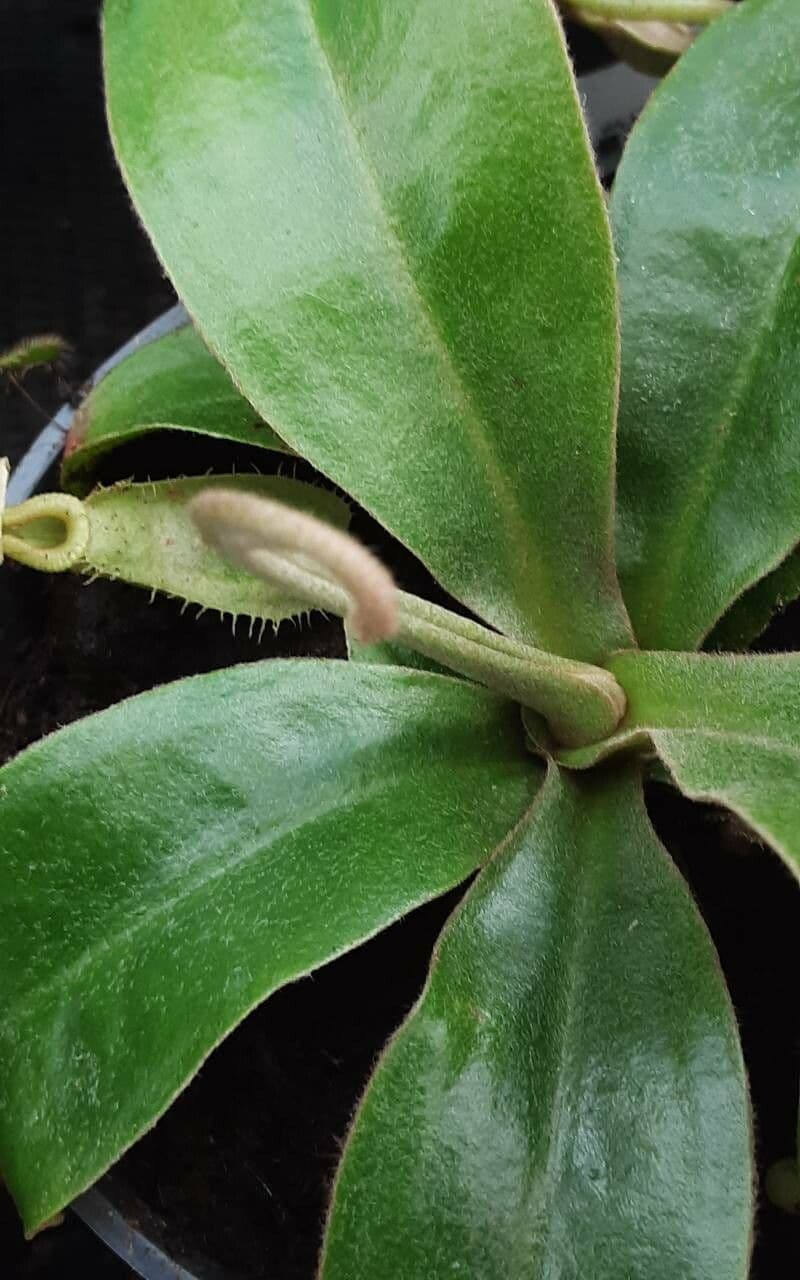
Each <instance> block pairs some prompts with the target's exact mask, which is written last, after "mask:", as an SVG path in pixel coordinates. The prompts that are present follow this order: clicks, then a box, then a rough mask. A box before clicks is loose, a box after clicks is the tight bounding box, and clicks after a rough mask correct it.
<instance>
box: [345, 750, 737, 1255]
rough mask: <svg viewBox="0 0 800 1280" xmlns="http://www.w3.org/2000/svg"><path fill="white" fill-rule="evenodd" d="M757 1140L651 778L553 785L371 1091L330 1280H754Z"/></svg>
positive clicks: (455, 925) (707, 948) (704, 945)
mask: <svg viewBox="0 0 800 1280" xmlns="http://www.w3.org/2000/svg"><path fill="white" fill-rule="evenodd" d="M750 1142H751V1134H750V1118H749V1109H748V1097H747V1087H746V1082H745V1077H744V1068H743V1064H742V1058H741V1051H740V1047H739V1042H738V1037H737V1033H736V1027H735V1023H734V1018H733V1013H732V1009H731V1006H730V1003H729V1000H728V997H727V993H726V990H725V985H724V982H723V978H722V974H721V971H720V969H719V965H718V962H717V958H716V956H715V954H714V950H713V947H712V945H711V942H710V940H709V938H708V935H707V933H706V931H705V928H704V926H703V923H702V920H701V919H700V916H699V914H698V912H697V910H696V908H695V906H694V905H693V903H692V900H691V898H690V896H689V894H688V892H687V890H686V886H685V885H684V884H683V882H682V881H681V879H680V878H679V876H678V875H677V873H676V871H675V868H674V867H673V865H672V864H671V862H670V860H669V859H668V857H667V856H666V854H665V851H664V849H663V848H662V846H661V845H660V843H659V841H658V840H657V839H656V836H655V834H654V833H653V831H652V829H651V828H650V825H649V823H648V820H647V815H646V813H645V810H644V804H643V801H642V796H641V787H640V783H639V779H638V776H637V775H636V773H635V772H634V771H633V770H630V771H620V770H615V771H611V770H609V771H608V772H607V773H606V775H605V776H596V777H588V776H587V777H584V778H577V777H570V776H569V775H566V774H564V775H562V774H560V773H559V772H558V771H556V770H554V771H553V772H552V773H551V775H550V776H549V778H548V780H547V782H546V783H545V785H544V787H543V789H542V791H541V792H540V795H539V798H538V800H537V802H536V804H535V806H534V807H533V810H532V812H531V813H530V814H529V815H528V817H527V818H526V819H525V820H524V821H523V822H522V823H520V825H519V826H518V827H517V829H516V831H515V832H514V833H513V835H512V837H511V838H510V839H509V841H508V844H507V846H506V848H505V849H504V850H503V851H502V852H501V853H500V854H499V855H498V856H497V857H496V858H495V860H494V861H493V862H492V863H491V864H490V866H489V867H488V868H487V869H486V870H485V871H484V872H483V873H482V875H481V876H480V877H479V879H478V881H477V882H476V884H475V885H474V887H473V888H472V890H471V892H470V894H469V896H468V897H467V898H466V899H465V901H464V903H463V904H462V907H461V909H460V911H459V912H458V913H457V914H456V916H455V917H454V918H453V919H452V920H451V922H450V925H449V927H448V928H447V929H446V931H445V934H444V937H443V940H442V942H441V944H440V948H439V951H438V954H437V956H436V958H435V960H434V964H433V970H432V974H431V978H430V981H429V984H428V987H427V990H426V991H425V993H424V996H423V998H422V999H421V1001H420V1003H419V1005H418V1006H417V1008H416V1010H415V1011H414V1012H413V1013H412V1015H411V1017H410V1018H409V1020H408V1021H407V1022H406V1024H405V1026H404V1027H403V1028H402V1029H401V1031H400V1032H399V1033H398V1034H397V1036H396V1037H395V1039H394V1041H393V1042H392V1043H390V1045H389V1048H388V1050H387V1052H386V1054H385V1056H384V1058H383V1060H382V1061H381V1063H380V1064H379V1066H378V1068H377V1071H376V1074H375V1076H374V1077H373V1080H372V1082H371V1084H370V1086H369V1087H368V1089H367V1092H366V1095H365V1097H364V1100H363V1102H362V1104H361V1107H360V1110H359V1112H358V1114H357V1117H356V1121H355V1124H354V1127H353V1131H352V1133H351V1135H350V1138H349V1141H348V1144H347V1146H346V1148H345V1154H344V1158H343V1163H342V1166H341V1169H340V1172H339V1176H338V1181H337V1185H336V1188H335V1191H334V1198H333V1204H332V1211H331V1214H330V1218H329V1222H328V1230H327V1238H326V1245H325V1249H324V1254H323V1264H322V1267H321V1275H322V1277H324V1280H354V1277H362V1276H363V1277H367V1276H368V1277H369V1280H384V1278H385V1280H419V1278H420V1277H422V1276H426V1277H427V1276H430V1277H436V1278H437V1280H438V1278H439V1277H444V1276H464V1277H470V1278H472V1277H476V1278H477V1277H480V1280H495V1278H496V1280H545V1277H547V1278H550V1277H556V1276H558V1277H561V1278H563V1280H578V1277H581V1278H583V1277H586V1278H587V1280H588V1278H589V1277H591V1280H621V1278H622V1277H625V1278H626V1280H628V1278H630V1280H634V1278H635V1280H677V1277H678V1276H681V1277H689V1276H692V1277H698V1280H699V1277H701V1276H702V1277H712V1276H713V1277H714V1280H741V1278H742V1277H744V1275H745V1274H746V1270H747V1264H748V1255H749V1247H750V1230H751V1213H752V1189H751V1188H752V1170H751V1150H750Z"/></svg>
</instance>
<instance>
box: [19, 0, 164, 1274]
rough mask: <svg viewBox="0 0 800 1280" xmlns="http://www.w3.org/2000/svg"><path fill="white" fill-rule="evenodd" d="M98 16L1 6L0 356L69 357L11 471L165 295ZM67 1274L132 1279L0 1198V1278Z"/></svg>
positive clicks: (25, 3)
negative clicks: (56, 347) (117, 121)
mask: <svg viewBox="0 0 800 1280" xmlns="http://www.w3.org/2000/svg"><path fill="white" fill-rule="evenodd" d="M165 2H166V0H165ZM99 10H100V0H0V155H2V171H1V176H0V350H1V349H4V348H5V347H7V346H9V345H10V344H11V343H13V342H16V341H17V340H18V339H20V338H24V337H28V336H30V335H32V334H35V333H41V332H50V331H54V332H56V333H58V334H60V335H61V336H62V337H64V338H66V339H67V340H68V341H69V342H70V344H71V345H72V347H73V350H74V354H73V356H72V358H71V359H70V360H69V361H68V362H67V364H66V367H65V369H64V371H63V376H58V375H56V374H55V373H37V374H36V375H30V376H29V377H28V378H27V379H26V382H25V388H26V390H27V391H28V392H29V394H30V395H31V396H32V397H33V399H35V400H36V401H37V402H38V404H39V405H40V406H41V409H40V410H37V409H36V408H34V407H33V406H32V405H31V404H30V403H29V402H28V401H26V400H25V399H24V398H23V396H22V395H21V394H20V393H19V392H18V391H17V390H16V389H15V388H14V387H11V386H5V387H2V392H3V394H2V398H0V455H2V454H7V455H8V456H9V458H10V459H11V462H12V465H13V464H14V463H15V462H16V461H17V460H18V458H19V457H20V455H21V454H22V453H23V452H24V450H25V449H26V448H27V446H28V445H29V444H30V443H31V442H32V440H33V439H34V437H35V436H36V434H37V433H38V431H39V430H40V428H41V426H42V425H43V424H44V422H45V421H46V419H47V418H48V417H49V416H50V413H51V412H52V410H54V409H55V408H57V407H58V405H59V403H60V402H61V401H62V400H64V399H65V398H66V395H67V394H68V393H69V391H70V388H71V386H72V385H75V386H77V385H79V384H80V383H81V382H82V381H83V380H84V379H85V378H86V377H87V376H88V374H90V373H91V372H92V370H93V369H94V368H96V366H97V365H98V364H99V363H100V362H101V361H102V360H103V359H104V358H105V357H106V356H107V355H110V354H111V352H112V351H114V350H116V348H117V347H119V346H120V345H121V344H122V343H123V342H124V341H125V340H126V339H127V338H129V337H130V336H131V335H132V334H133V333H135V332H136V331H137V330H138V329H140V328H141V327H142V326H143V325H144V324H146V323H147V321H148V320H151V319H152V318H153V317H154V316H156V315H158V314H159V312H161V311H163V310H164V309H165V308H166V307H168V306H170V305H171V303H172V302H173V300H174V296H173V293H172V290H171V288H170V286H169V284H168V283H167V281H166V280H165V279H164V277H163V275H162V273H161V270H160V268H159V266H158V264H157V262H156V261H155V259H154V257H153V254H152V251H151V250H150V247H149V245H148V243H147V240H146V239H145V237H144V235H143V234H142V232H141V230H140V228H139V226H138V224H137V221H136V218H135V215H134V214H133V211H132V209H131V206H130V203H129V201H128V197H127V195H126V193H125V190H124V188H123V186H122V183H121V181H120V179H119V177H118V176H117V172H116V169H115V165H114V159H113V156H112V153H111V146H110V143H109V141H108V136H107V133H106V126H105V116H104V110H103V94H102V85H101V69H100V45H99V33H98V14H99ZM72 1272H74V1274H76V1275H78V1276H82V1277H86V1280H95V1278H96V1280H116V1278H118V1277H119V1278H121V1277H130V1275H131V1272H130V1271H129V1270H128V1268H127V1267H125V1266H124V1265H123V1264H122V1263H120V1262H118V1261H117V1260H116V1259H115V1258H114V1257H113V1256H112V1255H111V1254H110V1253H109V1252H108V1250H106V1249H105V1247H104V1246H101V1245H100V1244H99V1243H96V1242H95V1240H94V1237H93V1236H92V1235H91V1233H90V1232H88V1231H87V1229H86V1228H84V1227H83V1226H82V1224H80V1223H79V1222H78V1221H77V1220H76V1219H75V1218H73V1217H72V1216H71V1215H70V1216H68V1218H67V1221H66V1223H65V1225H64V1226H63V1227H61V1228H59V1229H58V1230H54V1231H47V1232H45V1233H43V1234H42V1235H41V1236H39V1237H38V1238H37V1239H36V1240H35V1241H34V1242H33V1243H32V1244H30V1245H26V1244H25V1243H24V1242H23V1240H22V1234H21V1231H20V1228H19V1224H18V1221H17V1218H16V1215H15V1213H14V1210H13V1208H12V1206H11V1204H10V1202H9V1201H8V1199H7V1198H6V1197H5V1196H4V1194H3V1192H2V1191H0V1275H2V1276H3V1277H4V1280H23V1278H24V1280H27V1278H28V1277H41V1278H42V1280H45V1277H46V1278H47V1280H50V1277H53V1278H55V1277H58V1278H59V1280H62V1278H63V1277H64V1276H65V1275H68V1274H71V1273H72Z"/></svg>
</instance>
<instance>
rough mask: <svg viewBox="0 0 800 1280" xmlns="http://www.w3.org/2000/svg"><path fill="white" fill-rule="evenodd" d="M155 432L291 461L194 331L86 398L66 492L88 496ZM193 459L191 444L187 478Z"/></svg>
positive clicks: (137, 357) (139, 358)
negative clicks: (132, 445) (107, 462)
mask: <svg viewBox="0 0 800 1280" xmlns="http://www.w3.org/2000/svg"><path fill="white" fill-rule="evenodd" d="M153 431H191V432H196V433H198V434H200V435H207V436H217V437H219V438H221V439H224V440H233V441H235V442H236V443H237V444H249V445H258V446H259V447H261V448H264V449H274V450H277V451H279V452H281V453H291V449H288V447H287V446H286V445H285V444H284V442H283V441H282V440H281V439H280V438H279V437H278V436H277V435H276V434H275V432H274V431H273V430H272V428H271V427H268V426H267V424H266V423H265V422H262V421H261V420H260V419H259V417H258V414H257V413H256V411H255V409H254V408H253V407H252V405H250V404H248V402H247V401H246V400H245V398H244V396H242V395H240V393H239V392H238V391H237V390H236V388H235V386H234V385H233V383H232V382H231V380H230V378H229V377H228V375H227V373H226V372H225V370H224V369H223V368H222V366H221V365H220V364H219V363H218V362H217V361H216V360H215V359H214V357H213V356H212V355H211V352H210V351H209V350H208V348H207V347H206V346H205V344H204V343H203V342H202V340H201V338H200V337H199V336H198V334H197V332H196V331H195V330H194V329H193V328H192V327H191V325H187V326H186V327H185V328H183V329H178V330H176V332H175V333H168V334H166V335H165V337H163V338H157V339H156V340H155V341H153V342H148V343H147V344H146V345H145V346H143V347H140V348H139V350H138V351H135V352H134V353H133V355H130V356H128V358H127V359H126V360H123V361H122V362H121V363H120V364H118V365H116V366H115V367H114V368H113V369H112V370H111V371H110V373H107V374H106V376H105V377H104V378H103V379H102V380H101V381H100V382H99V383H98V384H97V386H96V387H95V388H94V389H93V390H92V391H91V392H90V393H89V395H88V396H87V397H86V399H85V400H84V402H83V404H82V405H81V407H80V409H79V410H78V412H77V414H76V415H75V419H74V422H73V424H72V429H71V430H70V433H69V435H68V437H67V443H66V447H65V451H64V462H63V465H62V469H61V479H62V482H63V484H64V486H65V488H67V489H69V490H71V491H72V492H73V493H85V492H86V491H87V489H89V488H90V487H91V483H92V480H93V478H94V475H95V473H96V470H97V463H98V461H99V460H100V459H101V458H102V457H103V456H104V455H105V454H107V453H109V452H110V451H111V450H113V449H115V448H116V447H117V446H118V445H122V444H127V443H128V442H129V441H131V440H137V439H139V438H140V437H141V436H143V435H146V434H147V433H148V432H153ZM191 454H192V447H191V441H190V440H187V442H186V461H187V470H189V469H191Z"/></svg>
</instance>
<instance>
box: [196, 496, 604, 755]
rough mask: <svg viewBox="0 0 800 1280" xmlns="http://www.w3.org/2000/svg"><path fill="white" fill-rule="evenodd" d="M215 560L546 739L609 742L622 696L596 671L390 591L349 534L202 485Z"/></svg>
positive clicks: (382, 572) (202, 523)
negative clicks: (503, 700)
mask: <svg viewBox="0 0 800 1280" xmlns="http://www.w3.org/2000/svg"><path fill="white" fill-rule="evenodd" d="M188 510H189V513H190V515H191V516H192V518H193V520H194V521H195V523H196V524H197V526H198V528H199V529H200V532H201V534H202V536H203V538H204V539H205V541H206V542H207V543H208V544H209V546H211V547H212V548H214V549H215V550H216V551H217V552H218V553H219V554H220V555H222V556H224V557H225V558H226V559H228V560H230V561H232V562H233V563H234V564H236V565H238V566H239V567H240V568H242V569H244V570H246V571H247V572H249V573H251V574H254V575H255V576H257V577H260V578H262V579H263V580H264V581H265V582H268V583H270V584H272V585H277V586H280V587H283V588H284V589H285V590H287V591H288V592H289V593H290V594H291V595H292V596H294V597H296V598H297V599H298V601H302V602H303V603H305V604H306V605H308V606H311V607H313V608H317V609H324V610H326V611H327V612H330V613H335V614H338V615H339V616H340V617H343V618H346V619H347V621H348V624H349V625H350V627H351V628H352V630H353V634H354V635H355V636H356V638H357V639H358V640H360V641H361V642H362V643H364V644H374V643H376V642H378V641H380V640H389V639H391V640H394V641H395V642H396V643H397V644H399V645H402V646H405V647H406V648H410V649H414V650H416V651H417V652H418V653H421V654H422V655H423V656H424V657H427V658H430V659H432V660H433V661H436V662H439V663H441V664H443V665H444V666H447V667H449V668H450V669H451V670H453V671H457V672H459V673H460V674H461V675H465V676H469V677H471V678H472V679H473V680H476V681H478V682H479V683H481V684H485V685H487V686H488V687H489V688H492V689H495V690H497V691H498V692H499V693H504V694H506V695H508V696H509V697H512V698H514V699H515V700H516V701H518V702H520V703H522V705H523V706H526V707H530V708H531V709H532V710H535V711H537V712H538V713H539V714H540V715H542V716H544V718H545V719H546V720H547V722H548V725H549V727H550V730H551V732H552V734H553V736H554V737H555V739H556V740H557V741H558V742H560V743H562V744H563V745H565V746H579V745H580V746H585V745H588V744H589V743H593V742H598V741H601V740H602V739H604V738H606V737H608V736H610V734H611V733H613V732H614V730H615V729H616V728H617V726H618V724H619V722H620V721H621V719H622V717H623V716H624V714H625V705H626V704H625V694H624V693H623V690H622V689H621V687H620V685H619V684H618V683H617V681H616V680H615V679H614V677H613V676H612V675H611V674H610V673H609V672H608V671H604V670H603V669H602V668H601V667H594V666H591V665H590V664H588V663H584V662H575V661H573V660H571V659H567V658H559V657H557V656H555V655H554V654H550V653H545V652H543V651H541V650H539V649H534V648H531V647H530V646H529V645H525V644H520V643H518V642H516V641H514V640H509V639H507V638H506V637H505V636H501V635H498V634H497V633H496V632H493V631H489V630H488V629H487V628H486V627H483V626H481V625H480V624H479V623H476V622H472V621H470V620H469V619H466V618H461V617H458V616H457V615H456V614H453V613H451V612H450V611H449V610H448V609H441V608H439V607H438V606H437V605H433V604H430V603H428V602H427V601H424V600H421V599H419V598H418V597H417V596H413V595H409V594H407V593H406V592H403V591H399V590H398V588H397V586H396V585H395V583H394V580H393V579H392V576H391V574H390V573H389V572H388V570H387V569H386V568H385V567H384V566H383V565H382V564H381V563H380V561H379V560H377V559H376V557H375V556H374V555H372V553H371V552H369V551H368V550H367V549H366V547H364V546H362V544H361V543H359V542H358V541H357V540H356V539H355V538H353V537H352V536H351V535H350V534H347V533H343V532H342V531H341V530H338V529H334V528H332V527H331V526H330V525H327V524H326V523H325V522H324V521H322V520H319V519H317V518H316V517H315V516H311V515H308V514H306V513H303V512H299V511H296V510H294V509H293V508H290V507H286V506H284V505H283V504H282V503H280V502H275V501H273V500H272V499H268V498H261V497H256V496H254V495H253V494H243V493H236V492H234V491H232V490H227V489H208V490H205V491H204V492H202V493H200V494H198V495H197V497H195V498H193V499H192V501H191V503H190V504H189V507H188Z"/></svg>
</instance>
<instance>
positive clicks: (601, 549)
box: [105, 0, 628, 660]
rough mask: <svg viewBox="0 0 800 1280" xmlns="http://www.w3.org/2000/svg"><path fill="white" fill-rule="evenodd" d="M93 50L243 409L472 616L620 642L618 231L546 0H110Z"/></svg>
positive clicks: (587, 640) (114, 121) (184, 284)
mask: <svg viewBox="0 0 800 1280" xmlns="http://www.w3.org/2000/svg"><path fill="white" fill-rule="evenodd" d="M105 64H106V81H107V91H108V100H109V110H110V121H111V128H112V134H113V137H114V141H115V146H116V149H117V154H118V156H119V159H120V162H121V165H122V168H123V171H124V173H125V176H126V180H127V182H128V185H129V187H130V190H131V193H132V195H133V198H134V200H135V202H136V205H137V207H138V209H139V211H140V213H141V215H142V218H143V220H144V223H145V225H146V227H147V229H148V231H149V232H150V234H151V236H152V237H153V240H154V243H155V245H156V247H157V249H158V252H159V254H160V256H161V258H162V260H163V261H164V263H165V265H166V267H167V270H168V271H169V272H170V274H171V276H172V278H173V280H174V281H175V284H176V286H177V288H178V291H179V293H180V295H181V297H182V298H183V299H184V300H185V302H186V304H187V306H188V308H189V310H190V311H191V313H192V315H193V316H194V317H195V319H196V322H197V324H198V325H199V327H200V329H201V330H202V333H203V335H204V337H205V338H206V339H207V340H208V342H209V343H210V345H211V347H212V349H213V350H214V351H215V352H216V354H217V355H218V356H219V358H220V359H221V360H222V361H223V363H224V364H225V365H226V366H227V367H228V369H229V370H230V372H231V373H232V375H233V377H234V378H235V380H236V383H237V385H238V386H240V387H241V388H242V390H243V391H244V393H245V394H246V395H247V397H248V399H249V400H251V401H252V403H253V404H254V405H255V406H256V408H257V409H258V411H259V412H260V413H261V414H262V416H263V417H264V418H265V419H266V420H267V421H269V422H270V423H272V424H273V425H274V427H275V429H276V430H277V431H278V432H279V433H280V435H281V437H282V438H283V439H285V440H286V441H288V443H289V444H290V445H291V446H292V447H293V448H294V449H296V450H298V451H299V452H300V453H302V454H303V455H304V456H306V457H308V458H309V459H310V460H311V461H312V462H313V463H314V465H315V466H317V467H318V468H319V469H320V470H322V471H323V472H325V473H326V474H327V475H329V476H331V477H332V478H333V479H334V480H335V481H336V482H337V483H338V484H340V485H341V486H342V487H343V488H344V489H345V490H346V491H347V492H349V493H351V494H352V495H353V496H354V497H355V498H356V499H357V500H358V501H359V502H360V503H362V504H363V505H364V506H365V507H366V508H368V509H369V510H370V511H371V512H372V513H373V515H375V516H377V518H378V519H379V520H381V521H382V523H383V524H384V525H385V526H386V527H387V528H388V529H389V530H390V531H391V532H392V533H393V534H395V535H396V536H397V537H398V538H399V539H401V540H402V541H403V542H404V543H406V544H407V545H408V546H409V547H410V548H411V549H412V550H413V551H414V552H415V553H416V554H417V555H418V556H419V557H420V558H421V559H422V560H423V561H424V562H425V563H426V564H427V565H428V566H429V567H430V569H431V570H432V571H433V573H434V574H435V575H436V577H437V578H438V579H439V580H440V582H442V583H443V584H444V585H445V586H446V587H447V588H448V590H449V591H450V592H451V593H452V594H453V595H455V596H457V597H459V598H460V599H462V600H463V601H465V602H466V603H468V604H469V605H470V606H471V607H472V609H473V610H474V611H475V612H476V613H478V614H479V615H482V616H483V617H484V618H485V619H486V620H488V621H489V622H492V623H494V624H495V625H497V626H499V627H500V628H501V629H502V630H506V631H509V632H512V633H514V634H516V635H518V636H522V637H524V638H527V639H528V640H531V641H533V642H534V643H536V644H538V645H539V646H540V647H543V648H550V649H555V650H557V651H558V652H560V653H563V654H565V655H567V656H574V657H578V658H586V659H589V660H592V659H596V658H597V657H598V656H600V655H604V654H605V653H607V652H608V651H609V649H610V648H613V647H620V646H622V645H624V644H625V643H626V642H627V639H628V630H627V620H626V617H625V614H624V610H623V608H622V604H621V600H620V597H619V593H618V589H617V584H616V578H615V574H614V568H613V555H612V537H611V532H612V531H611V523H612V488H613V485H612V476H613V460H614V442H613V434H614V418H615V402H616V385H617V364H618V360H617V332H616V293H615V284H614V274H613V264H612V255H611V246H610V237H609V233H608V226H607V220H606V215H605V208H604V202H603V198H602V194H601V191H600V187H599V184H598V181H597V177H596V175H595V172H594V168H593V162H592V157H591V154H590V148H589V144H588V140H587V134H586V130H585V127H584V124H583V121H582V119H581V113H580V108H579V104H578V98H577V94H576V91H575V84H574V81H573V78H572V74H571V71H570V67H569V63H568V59H567V55H566V50H565V47H564V43H563V39H562V35H561V31H560V29H559V25H558V20H557V18H556V16H555V13H554V10H553V6H552V4H551V2H550V0H463V2H462V3H461V4H459V6H458V12H457V17H454V13H453V10H452V8H451V6H450V5H449V4H446V3H443V2H442V0H422V2H420V0H394V2H393V3H392V4H390V5H387V4H385V3H384V0H365V3H363V4H359V5H343V4H339V3H334V2H333V0H276V2H275V3H270V4H264V3H263V0H172V3H170V4H167V5H165V4H163V3H162V0H136V3H131V0H108V2H107V4H106V10H105ZM567 283H568V285H569V287H568V288H567V287H565V286H566V284H567Z"/></svg>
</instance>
